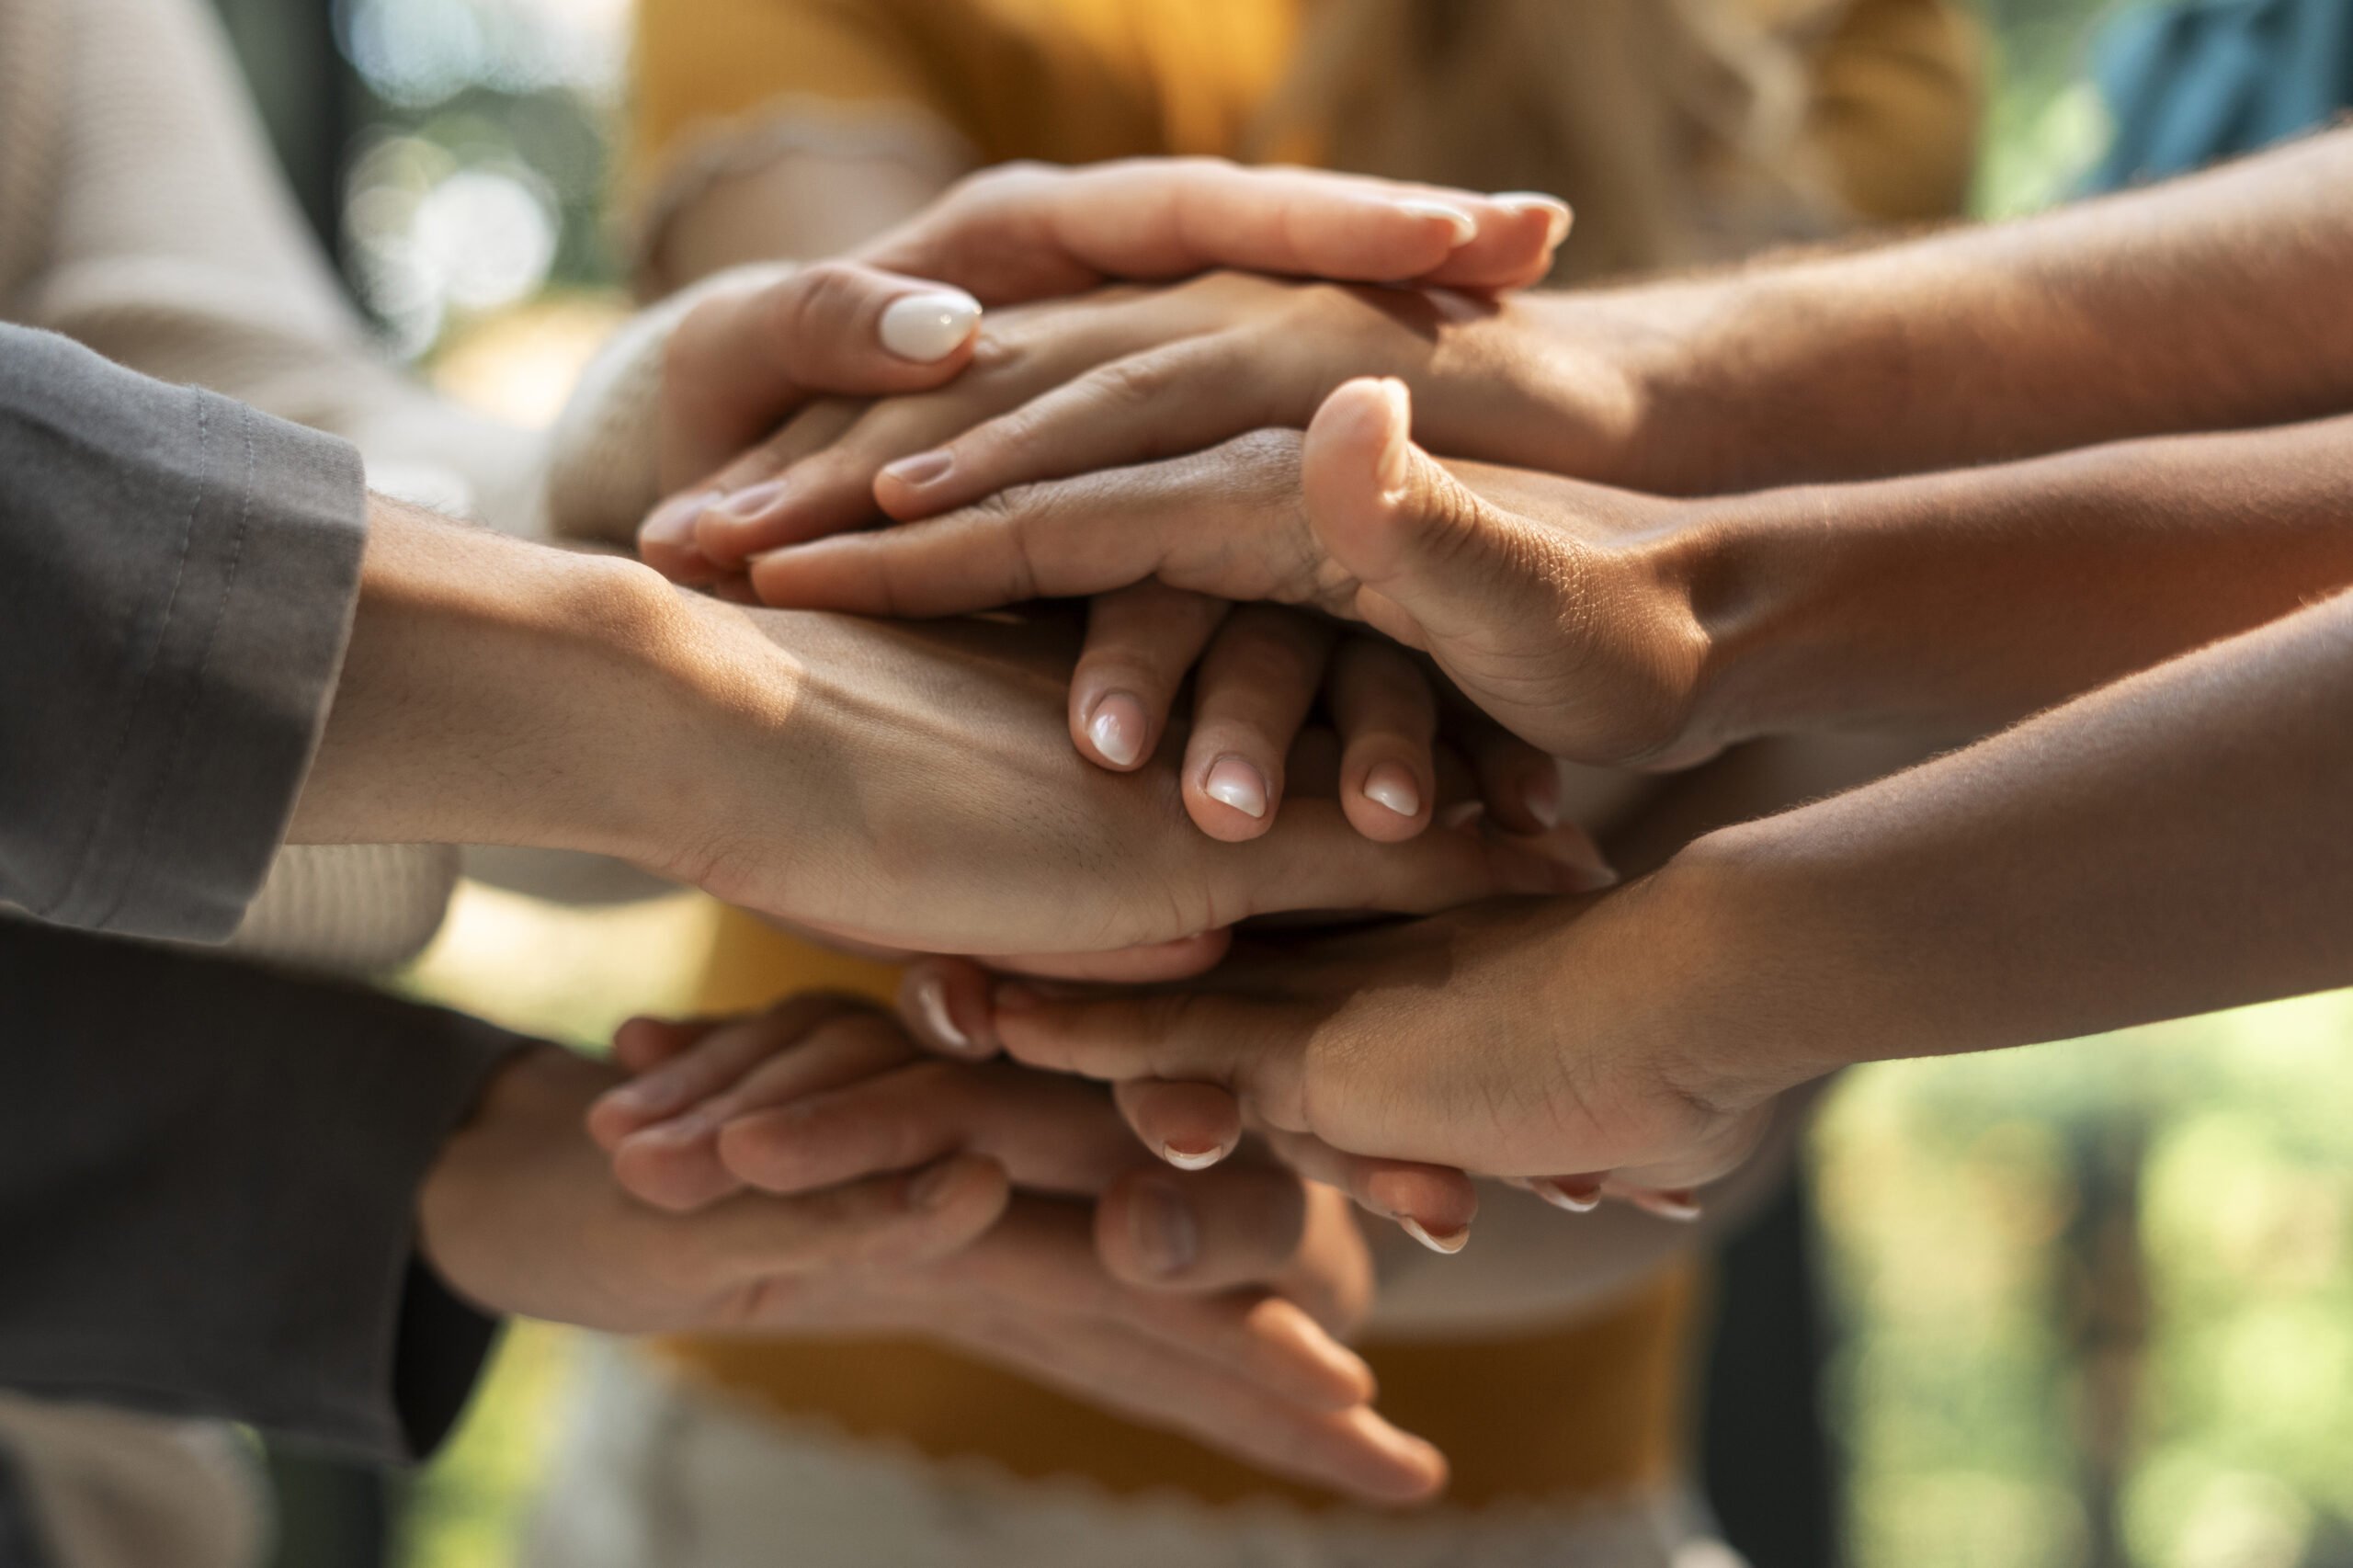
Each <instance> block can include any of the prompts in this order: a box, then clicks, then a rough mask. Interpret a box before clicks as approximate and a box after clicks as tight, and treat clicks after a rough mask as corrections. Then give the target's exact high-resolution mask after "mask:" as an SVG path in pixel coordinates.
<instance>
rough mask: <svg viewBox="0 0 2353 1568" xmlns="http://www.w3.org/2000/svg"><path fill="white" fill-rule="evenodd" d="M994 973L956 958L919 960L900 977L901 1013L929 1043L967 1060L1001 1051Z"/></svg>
mask: <svg viewBox="0 0 2353 1568" xmlns="http://www.w3.org/2000/svg"><path fill="white" fill-rule="evenodd" d="M987 987H988V979H987V976H986V974H985V973H984V972H983V971H981V970H980V969H978V968H977V967H976V966H974V965H972V964H971V963H966V962H961V961H958V960H945V959H926V960H918V961H916V962H915V963H914V964H911V965H909V966H908V968H907V970H906V971H905V972H904V973H903V974H902V975H901V976H900V977H899V1016H900V1017H901V1018H902V1019H903V1020H904V1022H905V1023H906V1025H907V1027H908V1028H909V1029H910V1030H911V1031H912V1032H913V1033H914V1034H915V1038H916V1039H917V1040H919V1041H921V1042H922V1043H923V1044H925V1045H927V1046H930V1047H931V1048H932V1049H934V1050H936V1051H941V1052H943V1053H945V1054H947V1055H949V1056H953V1057H955V1058H957V1059H958V1060H960V1061H964V1062H983V1061H986V1060H987V1059H988V1058H990V1057H992V1056H995V1054H996V1051H997V1046H996V1040H995V1037H994V1036H992V1035H991V1034H990V1033H989V1032H988V1030H989V1017H988V1015H989V1005H988V993H987Z"/></svg>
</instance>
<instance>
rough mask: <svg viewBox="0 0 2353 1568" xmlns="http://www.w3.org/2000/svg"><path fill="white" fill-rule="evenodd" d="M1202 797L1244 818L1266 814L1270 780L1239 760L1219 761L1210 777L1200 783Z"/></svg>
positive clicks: (1233, 758)
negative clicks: (1220, 803)
mask: <svg viewBox="0 0 2353 1568" xmlns="http://www.w3.org/2000/svg"><path fill="white" fill-rule="evenodd" d="M1201 793H1203V794H1204V795H1207V796H1208V797H1209V798H1210V799H1211V800H1212V801H1222V802H1223V803H1224V804H1226V805H1229V806H1232V807H1233V809H1234V810H1235V811H1237V812H1241V813H1242V814H1243V815H1244V816H1245V817H1263V816H1265V815H1266V814H1267V780H1266V778H1265V777H1264V776H1263V775H1261V774H1260V773H1259V771H1258V770H1257V769H1256V768H1255V767H1251V766H1250V765H1249V764H1248V763H1246V762H1245V761H1243V760H1242V759H1241V758H1240V757H1236V756H1225V757H1220V758H1219V759H1218V760H1217V761H1216V762H1214V763H1212V764H1211V767H1210V771H1209V776H1208V777H1207V778H1204V779H1202V780H1201Z"/></svg>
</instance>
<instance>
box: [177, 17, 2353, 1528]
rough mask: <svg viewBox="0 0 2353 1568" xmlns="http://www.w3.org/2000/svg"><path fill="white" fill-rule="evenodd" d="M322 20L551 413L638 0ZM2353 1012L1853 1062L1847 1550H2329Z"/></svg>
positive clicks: (468, 900) (2050, 113) (298, 88)
mask: <svg viewBox="0 0 2353 1568" xmlns="http://www.w3.org/2000/svg"><path fill="white" fill-rule="evenodd" d="M222 6H223V9H224V11H225V12H226V13H227V14H228V15H229V16H230V17H231V20H232V22H233V25H236V26H237V27H238V30H239V32H240V36H241V42H243V43H244V45H245V46H246V49H247V52H248V55H249V58H251V57H254V56H255V54H256V51H258V52H259V54H260V55H261V56H262V57H264V58H267V57H268V56H269V55H270V53H271V52H272V51H276V52H277V53H278V55H280V56H283V55H285V54H286V52H287V51H288V50H289V49H290V48H294V47H298V46H295V45H290V44H289V42H288V40H287V39H286V37H285V36H283V35H282V34H281V33H279V32H278V31H274V30H272V24H271V23H270V21H269V19H268V18H269V17H271V16H274V15H280V14H282V12H283V10H284V7H283V6H275V5H272V4H269V3H268V0H222ZM2101 9H2102V7H2100V6H2095V5H2092V4H2089V3H2087V0H1982V4H1981V10H1982V12H1983V14H1984V18H1985V20H1986V22H1987V24H1988V26H1989V29H1990V31H1991V34H1992V36H1993V40H1994V44H1995V51H1996V53H1997V74H1996V78H1995V79H1996V83H1997V87H1996V93H1995V99H1994V104H1993V111H1992V115H1991V119H1990V123H1989V142H1988V146H1987V149H1986V155H1985V159H1984V169H1983V175H1982V178H1981V181H1980V187H1979V199H1978V204H1979V206H1980V208H1981V210H1984V212H1986V213H1988V214H1996V215H2006V214H2011V213H2017V212H2020V211H2026V210H2032V209H2034V208H2036V207H2038V206H2040V205H2042V204H2045V203H2047V202H2049V201H2051V200H2052V199H2057V198H2058V197H2059V196H2060V195H2061V194H2063V192H2064V191H2065V190H2066V189H2067V188H2068V186H2069V184H2070V182H2071V180H2072V179H2073V177H2074V176H2075V174H2076V173H2077V172H2078V171H2080V170H2081V169H2082V168H2084V167H2085V166H2086V165H2088V163H2089V162H2090V160H2091V159H2092V157H2093V156H2094V155H2095V154H2096V153H2097V151H2098V149H2099V146H2100V142H2101V139H2102V135H2103V127H2102V124H2101V120H2100V116H2099V112H2098V109H2097V105H2096V104H2095V102H2094V101H2093V99H2092V98H2091V97H2090V96H2089V95H2088V93H2086V91H2085V90H2083V89H2082V88H2081V87H2080V86H2078V85H2076V84H2077V82H2078V78H2079V69H2078V67H2079V64H2080V61H2081V57H2082V50H2083V44H2084V40H2085V38H2086V29H2087V28H2088V27H2089V26H2090V25H2091V24H2092V23H2093V21H2094V20H2095V19H2096V17H2097V14H2098V13H2099V12H2100V11H2101ZM333 20H334V29H333V37H332V39H331V40H325V42H324V44H323V47H327V48H331V50H332V56H333V58H332V62H331V63H332V64H333V65H334V74H332V76H331V77H328V78H317V79H313V77H311V76H305V75H302V74H300V73H299V72H298V73H296V74H292V75H290V76H284V77H272V76H271V75H270V74H269V73H267V71H265V72H263V73H261V74H262V77H263V85H264V89H265V97H266V100H267V107H268V108H269V109H270V112H271V113H272V115H273V118H274V119H277V120H278V122H279V123H280V124H281V125H284V124H289V123H299V122H300V121H301V120H302V119H303V118H304V117H305V116H308V115H311V114H313V113H315V112H316V111H317V110H318V108H319V106H318V104H317V102H316V101H315V100H316V98H317V97H318V95H319V94H320V93H322V92H327V93H337V94H346V95H349V96H350V100H351V101H349V102H347V103H346V104H344V105H343V106H342V108H344V110H345V111H346V112H345V115H344V118H345V119H347V121H357V122H358V123H361V124H363V125H365V126H366V127H367V130H366V131H365V132H364V134H363V136H362V138H361V140H360V142H359V143H358V146H356V147H354V148H350V149H347V150H344V151H345V152H347V154H348V155H347V156H343V155H338V156H335V157H334V158H333V159H332V160H331V161H330V162H328V163H327V164H325V165H323V166H321V167H319V168H314V169H312V170H309V171H305V170H304V169H302V168H301V167H300V166H298V167H297V168H296V171H295V172H296V175H297V178H298V182H300V183H301V184H303V186H304V193H305V198H306V199H307V200H309V201H310V202H311V204H312V205H313V211H314V215H317V216H320V217H321V218H322V219H323V220H324V221H325V222H328V223H329V224H330V225H331V226H332V229H333V231H334V232H335V233H337V234H338V235H339V236H340V243H341V247H342V253H343V259H344V261H345V264H346V267H347V271H348V273H349V275H350V277H351V278H352V279H353V282H354V285H355V289H356V290H357V291H358V294H359V296H360V297H361V299H362V300H363V301H365V302H366V303H367V304H368V306H369V309H370V310H371V311H372V312H374V313H375V314H376V316H377V317H378V318H379V320H380V321H381V323H382V324H383V325H384V328H385V330H386V333H387V335H388V337H389V338H390V340H391V342H392V345H393V347H395V348H396V350H398V351H399V352H401V353H402V354H404V355H405V356H407V357H409V358H413V359H415V360H416V361H417V362H418V363H419V364H420V365H421V366H422V367H424V368H425V369H426V370H427V372H428V373H430V374H432V375H433V376H434V377H435V378H436V379H437V380H438V381H440V382H441V383H442V384H443V385H444V386H446V387H448V388H449V389H450V390H451V391H452V392H455V393H457V394H458V395H460V396H464V397H468V398H471V399H472V400H473V401H475V402H478V403H483V404H484V405H485V406H488V407H491V408H494V409H495V410H498V411H500V412H503V413H506V414H507V415H511V416H514V417H518V418H524V419H533V418H540V417H544V416H545V415H547V414H548V413H549V412H550V411H551V408H552V406H553V404H554V403H555V401H556V400H557V399H558V398H559V397H560V396H561V392H562V389H563V385H564V383H565V381H566V379H567V378H568V376H569V374H570V372H571V370H572V369H573V368H574V366H575V365H576V363H577V361H578V358H579V357H580V355H581V353H582V352H584V351H585V346H586V345H587V344H588V343H589V342H591V341H593V338H594V336H595V334H596V333H597V331H598V330H599V328H600V326H601V324H603V323H604V322H606V321H608V320H609V319H610V315H611V313H612V312H613V311H615V310H617V309H618V308H619V297H618V294H617V292H616V291H615V290H614V278H613V272H612V264H611V261H610V259H609V258H610V255H611V250H610V247H609V245H608V243H607V242H608V235H607V233H606V232H605V229H604V226H603V225H604V223H605V216H604V213H605V194H606V188H607V180H608V170H609V165H610V157H609V139H608V136H609V126H610V124H611V121H612V118H613V113H614V110H615V108H616V105H617V103H618V99H619V94H620V83H621V76H622V64H623V51H624V50H625V48H626V44H627V16H626V0H341V3H340V4H339V5H338V6H336V7H335V11H334V15H333ZM323 58H324V57H323ZM273 80H275V81H277V82H278V90H277V91H275V92H273V91H271V90H270V84H271V82H272V81H273ZM305 95H307V97H305ZM2183 896H2185V897H2195V896H2197V893H2196V890H2194V889H2193V890H2185V891H2184V894H2183ZM709 917H710V916H709V911H708V910H707V908H705V907H704V906H703V905H702V904H700V903H699V902H698V901H696V900H694V899H691V898H680V899H673V900H669V901H665V902H664V903H657V904H653V905H647V906H642V907H638V908H633V909H627V910H622V911H618V912H608V913H606V914H602V915H595V914H581V913H576V912H564V911H554V910H551V909H549V908H547V907H545V906H542V905H538V904H534V903H529V902H528V901H524V900H521V899H517V898H514V897H510V896H507V895H503V894H499V893H495V892H487V891H483V890H478V889H472V888H470V889H469V890H468V891H467V892H465V893H464V894H463V896H462V897H461V900H460V904H459V907H458V909H457V911H456V914H455V915H454V916H453V918H452V920H451V923H450V925H449V928H448V929H447V930H446V931H445V933H444V934H443V936H442V938H441V939H440V940H439V941H438V943H437V945H436V947H435V949H433V951H432V952H431V953H429V954H428V955H427V956H426V959H425V960H423V961H422V962H421V963H420V964H418V965H417V966H416V968H415V971H414V972H413V973H412V974H411V975H410V976H409V977H408V979H407V983H409V984H410V985H411V986H413V987H414V988H415V989H416V990H417V991H419V992H422V993H426V994H431V995H434V996H437V997H440V998H443V999H447V1000H450V1001H453V1002H456V1003H459V1004H460V1005H462V1006H469V1007H472V1008H474V1009H476V1010H479V1011H483V1012H486V1013H488V1014H490V1015H492V1016H494V1017H498V1018H500V1019H502V1020H503V1021H506V1022H509V1023H512V1024H515V1025H517V1026H520V1027H525V1028H531V1029H534V1030H537V1031H540V1032H542V1033H545V1034H549V1035H551V1036H554V1037H556V1038H560V1039H564V1040H573V1041H575V1042H578V1043H581V1044H583V1045H594V1044H595V1043H597V1042H598V1041H600V1040H602V1039H603V1038H604V1037H605V1036H606V1035H607V1034H608V1032H609V1030H610V1028H611V1027H612V1025H613V1024H614V1023H615V1022H617V1021H618V1020H619V1019H620V1017H624V1016H625V1015H626V1014H627V1013H629V1012H631V1011H633V1010H637V1009H639V1008H645V1007H659V1006H665V1005H671V1004H675V1003H676V1002H678V1001H681V1000H683V994H684V991H685V989H686V987H687V984H688V978H689V975H688V971H689V967H690V965H691V962H692V959H693V955H694V954H695V953H696V951H697V950H698V949H699V944H700V939H701V934H702V932H703V931H704V930H705V929H706V928H707V924H708V921H709ZM2349 1045H2353V995H2348V996H2335V997H2323V998H2316V999H2313V1000H2310V1001H2306V1002H2302V1003H2297V1004H2292V1005H2288V1006H2276V1007H2268V1008H2263V1009H2258V1010H2253V1011H2248V1012H2245V1013H2239V1014H2234V1015H2229V1016H2225V1017H2215V1018H2209V1019H2202V1020H2196V1021H2193V1022H2189V1023H2185V1024H2181V1025H2178V1026H2173V1027H2168V1028H2158V1029H2151V1030H2145V1031H2140V1032H2137V1033H2134V1034H2131V1035H2129V1036H2123V1037H2118V1038H2115V1039H2109V1040H2095V1041H2086V1042H2080V1043H2076V1044H2072V1045H2065V1046H2054V1047H2048V1048H2044V1049H2040V1050H2036V1051H2016V1052H2011V1053H2008V1054H2005V1055H1999V1056H1991V1057H1983V1058H1976V1059H1969V1060H1961V1061H1953V1062H1914V1063H1899V1064H1893V1065H1889V1066H1884V1067H1878V1068H1873V1069H1870V1070H1867V1071H1864V1072H1859V1073H1857V1074H1852V1075H1851V1076H1850V1077H1849V1079H1848V1080H1847V1082H1846V1083H1845V1084H1844V1085H1841V1087H1840V1088H1839V1089H1838V1090H1837V1092H1836V1096H1835V1097H1834V1098H1833V1099H1832V1101H1831V1102H1830V1104H1829V1107H1828V1108H1827V1111H1826V1113H1825V1115H1824V1118H1823V1119H1822V1122H1821V1124H1820V1127H1819V1130H1818V1131H1817V1133H1816V1135H1815V1137H1814V1139H1813V1150H1812V1159H1813V1167H1814V1174H1815V1190H1816V1193H1817V1199H1818V1201H1817V1209H1818V1215H1817V1219H1818V1225H1819V1233H1820V1242H1821V1245H1820V1255H1821V1256H1822V1257H1823V1258H1824V1268H1825V1271H1826V1275H1827V1278H1826V1279H1825V1281H1824V1283H1825V1286H1826V1289H1827V1290H1828V1292H1829V1296H1830V1300H1831V1301H1832V1304H1833V1313H1832V1315H1833V1317H1834V1320H1835V1325H1836V1333H1835V1335H1834V1346H1833V1348H1832V1350H1831V1352H1830V1354H1829V1360H1828V1367H1827V1378H1828V1396H1829V1405H1828V1415H1829V1419H1830V1424H1831V1426H1832V1428H1833V1431H1834V1433H1835V1434H1836V1443H1837V1445H1838V1453H1839V1458H1840V1459H1841V1460H1842V1462H1843V1466H1844V1486H1843V1499H1844V1501H1843V1508H1844V1512H1845V1520H1844V1522H1845V1525H1846V1528H1847V1536H1848V1544H1849V1550H1850V1553H1851V1558H1852V1561H1853V1562H1855V1563H1857V1564H1859V1565H1860V1568H1944V1565H1946V1564H1951V1565H1953V1568H1961V1565H1964V1564H1966V1565H1977V1564H2003V1565H2008V1568H2105V1565H2108V1564H2120V1563H2132V1564H2139V1565H2145V1568H2295V1565H2299V1564H2302V1565H2308V1568H2324V1565H2342V1568H2353V1050H2348V1046H2349ZM573 1353H574V1341H573V1340H572V1339H571V1338H570V1337H569V1336H568V1335H564V1334H563V1333H560V1332H557V1331H553V1330H548V1329H543V1328H523V1329H518V1330H517V1331H516V1332H514V1333H513V1334H511V1335H509V1336H508V1337H507V1339H506V1344H505V1347H504V1349H503V1350H502V1352H501V1354H500V1356H499V1358H498V1361H497V1365H496V1369H495V1370H494V1374H493V1376H492V1377H491V1379H490V1381H489V1382H488V1384H487V1385H486V1387H485V1388H484V1390H483V1392H482V1395H481V1397H480V1398H479V1399H478V1400H477V1401H476V1403H475V1405H474V1407H473V1409H472V1414H471V1415H470V1416H469V1418H468V1421H467V1424H466V1426H465V1427H464V1429H463V1431H462V1433H461V1435H460V1437H458V1439H457V1440H456V1441H455V1442H454V1443H453V1444H451V1445H450V1446H449V1449H446V1450H445V1451H444V1452H443V1454H442V1455H441V1456H440V1457H439V1458H438V1460H437V1461H436V1462H435V1463H434V1464H433V1465H432V1466H431V1467H430V1468H428V1469H426V1471H422V1472H421V1473H420V1474H418V1475H417V1476H415V1477H414V1478H413V1479H411V1480H409V1481H407V1482H405V1483H403V1484H402V1486H401V1488H400V1489H399V1492H398V1493H397V1494H396V1496H395V1500H394V1509H393V1516H394V1517H393V1537H394V1540H395V1541H396V1559H397V1561H399V1562H402V1563H404V1564H407V1565H408V1568H503V1565H504V1564H506V1563H507V1562H510V1561H511V1560H512V1555H513V1548H514V1543H515V1541H516V1540H517V1533H518V1531H519V1529H520V1528H521V1524H522V1521H523V1519H524V1517H525V1511H526V1509H527V1507H528V1504H529V1496H530V1494H531V1489H532V1483H533V1478H534V1476H535V1475H536V1474H537V1473H538V1471H539V1470H540V1466H541V1465H542V1463H543V1461H544V1459H545V1456H546V1454H547V1452H548V1449H549V1446H550V1443H551V1438H552V1436H553V1433H554V1429H555V1426H556V1423H557V1422H558V1420H559V1419H560V1415H561V1409H562V1406H561V1396H562V1392H563V1386H564V1383H565V1380H566V1378H567V1376H568V1374H569V1372H570V1371H571V1369H572V1368H573V1366H574V1354H573Z"/></svg>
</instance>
